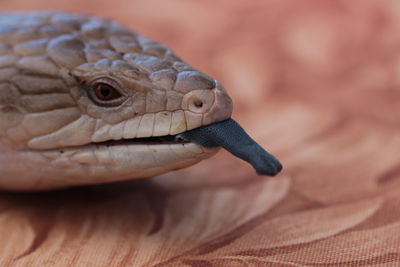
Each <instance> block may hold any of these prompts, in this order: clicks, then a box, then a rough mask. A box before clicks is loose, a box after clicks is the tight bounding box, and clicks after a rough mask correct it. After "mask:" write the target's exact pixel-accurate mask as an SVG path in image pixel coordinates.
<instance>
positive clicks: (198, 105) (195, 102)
mask: <svg viewBox="0 0 400 267" xmlns="http://www.w3.org/2000/svg"><path fill="white" fill-rule="evenodd" d="M193 105H194V106H195V107H196V108H202V107H203V101H201V100H199V99H197V100H195V101H194V102H193Z"/></svg>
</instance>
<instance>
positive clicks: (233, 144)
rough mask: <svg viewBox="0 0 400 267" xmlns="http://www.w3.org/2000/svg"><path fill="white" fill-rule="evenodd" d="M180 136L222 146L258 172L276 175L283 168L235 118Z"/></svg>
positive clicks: (207, 144)
mask: <svg viewBox="0 0 400 267" xmlns="http://www.w3.org/2000/svg"><path fill="white" fill-rule="evenodd" d="M178 136H179V137H181V138H183V139H186V140H190V141H192V142H194V143H197V144H199V145H202V146H205V147H215V146H222V147H223V148H225V149H226V150H228V151H229V152H230V153H232V154H233V155H235V156H236V157H238V158H241V159H243V160H244V161H247V162H248V163H250V164H251V165H252V166H253V167H254V169H256V171H257V173H258V174H262V175H271V176H274V175H276V174H277V173H279V172H280V171H281V170H282V165H281V163H280V162H279V161H278V160H277V159H276V158H275V157H274V156H272V155H271V154H269V153H268V152H267V151H265V150H264V149H263V148H262V147H261V146H260V145H258V144H257V143H256V142H255V141H254V140H253V139H252V138H251V137H250V136H249V135H248V134H247V133H246V132H245V131H244V130H243V128H242V127H241V126H240V125H239V124H238V123H237V122H236V121H234V120H233V119H227V120H225V121H221V122H217V123H213V124H210V125H207V126H202V127H199V128H196V129H193V130H190V131H187V132H184V133H181V134H179V135H178Z"/></svg>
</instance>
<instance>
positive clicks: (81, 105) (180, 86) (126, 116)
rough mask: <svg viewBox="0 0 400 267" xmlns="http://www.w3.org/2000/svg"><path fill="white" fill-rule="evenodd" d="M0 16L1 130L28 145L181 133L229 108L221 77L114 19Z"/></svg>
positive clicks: (59, 15) (38, 146) (75, 143)
mask: <svg viewBox="0 0 400 267" xmlns="http://www.w3.org/2000/svg"><path fill="white" fill-rule="evenodd" d="M0 25H2V28H1V32H0V42H1V44H0V90H3V92H4V91H7V93H6V94H3V93H2V94H1V95H3V96H6V97H1V96H0V106H1V113H2V115H3V116H0V117H1V121H0V123H2V125H5V126H6V127H3V129H2V130H1V131H2V132H1V133H0V134H1V135H2V136H3V137H4V138H3V139H4V140H7V142H9V143H11V144H13V145H15V144H18V145H19V146H20V148H22V149H26V148H28V149H32V150H48V149H59V148H62V147H74V146H79V145H84V144H89V143H92V142H102V141H107V140H119V139H129V138H137V137H150V136H163V135H174V134H178V133H181V132H184V131H187V130H190V129H193V128H197V127H199V126H202V125H207V124H210V123H213V122H217V121H222V120H224V119H227V118H229V117H230V115H231V112H232V103H231V99H230V98H229V96H228V95H227V94H226V91H225V90H224V88H223V87H222V86H221V85H220V84H219V83H218V82H217V81H215V80H213V79H212V78H210V77H208V76H207V75H205V74H203V73H201V72H199V71H197V70H196V69H194V68H192V67H191V66H189V65H187V64H186V63H184V62H183V61H181V60H180V59H179V58H178V57H177V56H175V55H174V54H173V52H171V50H169V49H168V48H166V47H165V46H163V45H161V44H159V43H157V42H154V41H151V40H149V39H147V38H145V37H142V36H140V35H138V34H136V33H135V32H132V31H131V30H128V29H126V28H124V27H122V26H120V25H119V24H118V23H116V22H114V21H109V20H103V19H99V18H94V17H87V16H80V15H73V14H66V13H52V12H47V13H46V12H43V13H35V15H29V16H25V15H24V14H9V15H3V16H2V17H1V18H0ZM7 25H8V26H7ZM4 114H6V115H7V116H4ZM35 125H40V127H35ZM77 129H79V131H77Z"/></svg>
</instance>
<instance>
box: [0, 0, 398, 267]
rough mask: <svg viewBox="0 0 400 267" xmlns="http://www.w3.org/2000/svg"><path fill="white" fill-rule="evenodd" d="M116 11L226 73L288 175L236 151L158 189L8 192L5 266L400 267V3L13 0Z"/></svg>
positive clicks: (200, 64)
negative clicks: (259, 169)
mask: <svg viewBox="0 0 400 267" xmlns="http://www.w3.org/2000/svg"><path fill="white" fill-rule="evenodd" d="M0 9H1V10H10V9H30V10H32V9H63V10H71V11H79V12H84V13H89V14H97V15H102V16H106V17H110V18H115V19H118V20H119V21H121V22H122V23H123V24H125V25H127V26H129V27H131V28H134V29H135V30H137V31H138V32H140V33H142V34H144V35H147V36H148V37H150V38H152V39H155V40H158V41H160V42H162V43H165V44H167V45H169V46H170V47H171V48H172V49H174V50H175V52H176V53H177V54H178V55H180V56H181V57H182V58H184V59H185V60H186V61H187V62H189V63H190V64H192V65H193V66H195V67H197V68H199V69H201V70H203V71H205V72H206V73H208V74H210V75H211V76H213V77H215V78H216V79H218V80H220V81H221V82H222V83H223V84H224V85H225V87H226V88H227V89H228V91H229V93H230V95H231V96H232V98H233V101H234V118H235V119H236V120H237V121H238V122H239V123H240V124H241V125H242V126H243V127H244V128H245V129H246V131H247V132H248V133H249V134H250V135H252V137H253V138H254V139H255V140H257V141H258V142H259V143H260V144H261V145H263V146H265V147H266V148H267V150H269V151H270V152H271V153H273V154H274V155H276V156H277V157H278V158H279V159H280V160H281V161H282V163H283V165H284V171H283V172H282V173H281V174H280V175H279V176H278V177H275V178H265V177H258V176H257V175H256V174H255V172H254V170H253V169H252V168H251V166H249V165H247V164H246V163H243V162H242V161H240V160H239V159H236V158H234V157H233V156H231V155H230V154H229V153H228V152H226V151H221V152H220V153H219V154H218V155H217V156H216V157H214V158H211V159H209V160H207V161H204V162H202V163H200V164H198V165H196V166H193V167H191V168H188V169H185V170H181V171H177V172H173V173H169V174H167V175H163V176H160V177H154V178H151V179H147V180H140V181H131V182H125V183H119V184H110V185H101V186H93V187H85V188H75V189H69V190H64V191H58V192H50V193H35V194H12V193H0V240H1V242H0V266H156V265H158V266H400V254H399V253H400V234H399V233H400V208H399V204H400V160H399V155H400V136H399V128H400V124H399V121H400V89H399V86H400V73H399V72H400V53H399V50H400V2H399V1H398V0H392V1H389V0H380V1H376V0H354V1H348V0H338V1H320V0H280V1H276V0H259V1H248V0H235V1H232V0H229V1H228V0H212V1H211V0H202V1H195V0H168V1H164V0H118V1H117V0H114V1H109V0H107V1H106V0H100V1H98V0H96V1H95V0H86V1H77V0H60V1H50V0H48V1H45V0H42V1H38V0H35V1H22V0H13V1H11V0H4V1H2V2H1V3H0Z"/></svg>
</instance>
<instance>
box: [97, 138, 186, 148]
mask: <svg viewBox="0 0 400 267" xmlns="http://www.w3.org/2000/svg"><path fill="white" fill-rule="evenodd" d="M187 143H191V142H190V141H188V140H186V139H184V138H182V137H180V136H178V135H164V136H151V137H140V138H130V139H120V140H108V141H103V142H94V143H93V144H96V145H104V146H107V147H110V146H120V145H176V144H187Z"/></svg>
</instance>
